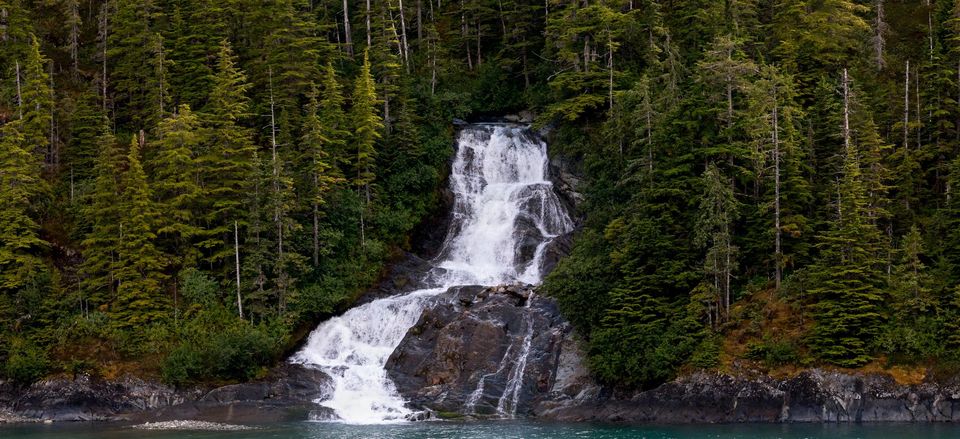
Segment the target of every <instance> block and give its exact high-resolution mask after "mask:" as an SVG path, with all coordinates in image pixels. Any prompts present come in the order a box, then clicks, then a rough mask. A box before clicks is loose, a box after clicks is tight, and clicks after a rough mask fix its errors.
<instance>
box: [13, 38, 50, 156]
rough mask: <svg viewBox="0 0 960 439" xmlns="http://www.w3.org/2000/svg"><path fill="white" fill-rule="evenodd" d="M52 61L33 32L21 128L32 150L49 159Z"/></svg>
mask: <svg viewBox="0 0 960 439" xmlns="http://www.w3.org/2000/svg"><path fill="white" fill-rule="evenodd" d="M48 61H49V60H48V59H47V58H46V57H44V56H43V54H42V53H40V40H38V39H37V37H36V36H33V35H31V36H30V46H29V48H28V49H27V58H26V62H25V63H24V64H23V66H22V67H21V68H22V69H23V71H22V72H21V75H22V76H23V79H22V80H23V87H22V94H21V99H22V102H20V103H19V106H20V108H19V109H18V111H19V114H20V119H22V121H23V122H22V124H21V127H20V128H19V131H20V132H21V134H22V135H23V141H24V142H26V143H25V144H26V145H27V148H28V151H30V152H32V153H34V154H36V155H37V156H38V157H44V158H47V159H49V158H50V154H52V151H51V143H50V140H51V137H50V136H51V127H52V125H51V124H52V123H53V93H52V92H51V90H50V76H49V75H48V74H47V62H48Z"/></svg>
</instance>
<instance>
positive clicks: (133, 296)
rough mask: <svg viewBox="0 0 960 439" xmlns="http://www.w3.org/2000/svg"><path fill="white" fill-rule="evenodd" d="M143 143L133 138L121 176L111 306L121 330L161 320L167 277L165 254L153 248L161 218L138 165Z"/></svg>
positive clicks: (111, 313) (140, 165)
mask: <svg viewBox="0 0 960 439" xmlns="http://www.w3.org/2000/svg"><path fill="white" fill-rule="evenodd" d="M143 142H144V139H143V133H142V132H141V138H140V139H137V138H136V137H133V140H132V141H131V142H130V149H129V151H128V154H127V162H126V169H125V170H124V172H123V174H122V175H121V176H120V181H121V184H122V186H123V190H122V191H121V193H120V196H119V198H118V204H119V206H120V208H121V211H122V212H123V217H122V219H121V221H120V224H119V234H120V236H119V239H118V244H117V264H116V271H115V276H116V280H117V298H116V300H114V301H113V303H112V304H111V306H110V315H111V317H112V318H113V321H114V324H115V325H117V326H118V327H121V328H138V327H140V328H142V327H143V325H146V324H150V323H153V322H156V321H159V320H161V319H162V318H163V317H164V305H163V302H164V297H163V295H162V293H163V291H162V284H161V282H162V281H163V280H164V279H165V278H166V275H165V274H164V272H163V270H164V268H165V266H166V265H167V261H165V258H164V255H163V254H162V253H161V252H160V250H159V249H157V247H156V245H155V240H156V232H155V225H156V222H157V219H158V217H159V215H160V211H158V210H157V206H156V204H155V203H154V202H153V200H152V199H151V194H150V187H149V183H148V182H147V175H146V173H145V172H144V170H143V165H142V164H141V157H140V150H141V144H142V143H143Z"/></svg>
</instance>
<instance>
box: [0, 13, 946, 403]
mask: <svg viewBox="0 0 960 439" xmlns="http://www.w3.org/2000/svg"><path fill="white" fill-rule="evenodd" d="M0 83H2V86H0V145H2V146H0V377H5V378H8V379H11V380H14V381H17V382H23V383H29V382H32V381H34V380H37V379H39V378H41V377H43V376H46V375H49V374H55V373H67V374H71V373H72V374H77V373H93V374H98V375H102V376H117V375H119V374H123V373H134V374H143V375H154V376H159V377H161V378H162V379H163V380H164V381H166V382H168V383H171V384H175V385H187V384H194V383H221V382H235V381H242V380H247V379H251V378H255V377H257V376H259V375H260V374H262V373H263V372H264V370H265V368H267V367H269V366H270V365H272V364H274V363H275V362H276V361H278V360H279V359H280V358H282V356H283V355H284V354H286V353H288V352H289V350H290V349H291V347H292V346H293V345H295V344H296V343H297V342H298V341H299V340H300V339H302V337H303V336H304V335H305V334H306V331H308V330H309V329H310V328H311V327H312V325H314V324H316V322H317V321H319V320H321V319H323V318H325V317H328V316H330V315H333V314H335V313H337V312H340V311H342V310H343V309H345V308H346V307H349V306H350V305H351V304H352V303H353V302H354V301H355V300H356V299H357V297H359V295H360V294H362V293H363V292H364V291H365V290H366V289H367V288H369V287H370V286H371V285H373V284H374V283H375V282H376V281H377V280H378V279H379V278H380V277H381V276H382V274H383V272H384V270H385V267H386V266H388V265H389V264H390V262H391V261H393V260H395V259H396V258H397V257H398V255H400V254H401V253H402V251H404V250H410V249H411V248H412V246H413V245H414V243H413V242H412V239H414V236H415V231H416V229H417V227H418V225H420V224H422V223H423V222H424V221H426V220H428V219H429V218H431V217H435V216H436V215H440V214H442V213H440V212H438V206H440V205H441V202H440V198H441V193H440V189H441V187H442V185H443V183H444V179H445V173H446V172H447V169H446V168H447V166H448V160H449V158H450V156H451V154H452V152H453V139H454V127H453V124H452V121H453V119H454V118H460V119H466V120H476V119H481V118H488V117H495V116H502V115H504V114H507V113H510V112H517V111H521V110H531V111H533V112H534V113H535V114H536V115H537V118H536V122H535V124H534V126H535V128H538V129H542V130H543V131H544V132H546V133H548V134H547V136H548V140H549V142H550V147H551V149H552V154H553V155H556V156H559V157H563V158H564V160H565V161H567V162H569V163H573V164H575V167H576V168H578V172H579V173H580V174H581V176H582V178H583V183H582V185H581V187H580V188H578V190H580V191H581V192H582V193H583V194H584V197H585V201H584V202H583V203H582V205H581V206H580V209H579V210H580V212H579V216H580V218H581V223H582V224H581V227H580V228H579V230H578V231H577V233H576V236H575V241H574V242H575V245H574V248H573V250H572V254H571V255H570V256H569V257H567V258H566V259H564V260H563V261H562V262H561V264H560V265H559V267H558V268H557V270H556V271H554V272H553V273H552V274H551V275H550V276H549V277H548V278H547V280H546V281H545V283H544V285H543V286H542V289H543V290H544V291H545V293H546V294H549V295H551V296H553V297H555V298H556V299H557V300H558V301H559V303H560V306H561V310H562V311H563V312H564V313H565V315H566V317H567V318H569V319H570V320H571V321H572V323H573V324H574V326H575V327H576V328H577V331H578V334H579V336H580V337H581V338H582V340H583V342H584V343H585V346H586V347H587V351H588V354H589V362H590V367H591V369H592V371H593V372H594V374H595V375H596V376H597V377H598V378H599V379H601V380H602V381H604V382H606V383H610V384H614V385H617V386H623V387H625V388H644V387H649V386H653V385H656V384H658V383H662V382H664V381H665V380H669V379H671V378H672V377H674V376H676V375H677V374H678V373H682V372H683V371H687V370H694V369H701V368H708V369H709V368H729V367H732V366H731V365H732V364H734V363H738V362H742V361H748V362H752V363H753V364H757V365H759V366H760V367H763V368H766V369H771V370H772V369H776V368H783V367H812V366H825V367H836V368H859V367H881V368H886V367H891V366H893V365H905V366H910V367H929V368H932V369H933V370H937V371H942V372H945V373H947V372H949V373H956V371H958V370H960V198H958V196H957V195H956V194H954V192H956V190H957V189H956V188H957V187H960V150H958V149H960V2H956V1H948V0H869V1H868V0H723V1H717V0H545V1H540V0H537V1H531V0H496V1H494V0H460V1H459V2H452V1H450V2H441V1H440V0H436V1H434V0H407V1H406V2H404V0H365V1H356V0H222V1H211V0H0Z"/></svg>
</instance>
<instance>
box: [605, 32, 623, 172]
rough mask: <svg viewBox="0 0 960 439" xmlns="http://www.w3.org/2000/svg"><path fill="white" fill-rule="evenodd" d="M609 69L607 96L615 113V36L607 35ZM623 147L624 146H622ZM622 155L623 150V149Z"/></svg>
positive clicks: (611, 110)
mask: <svg viewBox="0 0 960 439" xmlns="http://www.w3.org/2000/svg"><path fill="white" fill-rule="evenodd" d="M608 32H609V30H608ZM607 52H609V53H608V55H607V69H608V70H610V82H609V84H608V90H607V94H608V95H609V96H608V97H607V98H608V99H609V100H610V112H611V114H612V113H613V36H611V35H609V34H608V35H607ZM621 149H622V148H621ZM621 155H622V151H621Z"/></svg>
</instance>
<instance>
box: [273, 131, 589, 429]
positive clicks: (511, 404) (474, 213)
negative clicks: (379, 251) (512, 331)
mask: <svg viewBox="0 0 960 439" xmlns="http://www.w3.org/2000/svg"><path fill="white" fill-rule="evenodd" d="M547 172H548V165H547V147H546V144H545V143H544V142H543V141H542V140H540V139H539V137H538V136H536V134H534V133H533V132H531V131H530V130H529V128H527V127H525V126H521V125H511V124H478V125H469V126H467V127H465V128H464V129H462V130H461V131H460V134H459V138H458V140H457V152H456V157H455V158H454V161H453V165H452V169H451V175H450V190H451V191H452V192H453V194H454V205H453V212H452V213H451V214H452V221H451V225H450V228H449V230H448V231H447V237H446V239H445V240H444V243H443V247H442V249H441V251H440V253H439V256H437V258H436V260H434V261H433V262H434V266H435V268H434V269H433V270H431V271H430V272H429V273H424V276H425V279H426V280H427V283H428V284H429V285H430V286H431V288H428V289H423V290H417V291H413V292H411V293H407V294H404V295H401V296H394V297H388V298H384V299H379V300H375V301H373V302H370V303H367V304H365V305H362V306H359V307H356V308H353V309H351V310H349V311H347V312H346V313H344V314H343V315H342V316H340V317H336V318H332V319H330V320H328V321H326V322H324V323H322V324H321V325H320V326H319V327H317V329H315V330H314V331H313V333H311V334H310V337H309V339H308V340H307V344H306V346H305V347H304V348H303V349H302V350H301V351H300V352H298V353H297V354H295V355H294V356H293V357H292V358H291V360H290V361H291V362H295V363H302V364H305V365H310V366H313V367H317V368H320V369H321V370H323V371H325V372H327V373H328V374H329V375H330V376H331V377H332V378H333V384H334V390H333V394H332V397H331V398H330V399H328V400H325V401H318V403H319V404H321V405H323V406H326V407H328V408H330V409H333V411H334V412H335V413H336V415H337V417H339V420H340V421H342V422H347V423H359V424H370V423H386V422H397V421H403V420H405V419H406V418H407V416H408V415H410V414H411V411H410V409H408V408H407V407H406V406H405V402H404V401H403V399H402V398H401V397H400V395H399V394H398V393H397V391H396V388H395V386H394V384H393V383H392V382H391V381H390V379H389V378H388V377H387V375H386V371H385V370H384V365H385V364H386V362H387V359H389V357H390V354H391V353H392V352H393V350H394V349H396V347H397V345H399V344H400V342H401V341H402V340H403V337H404V335H406V333H407V331H408V330H409V329H410V328H411V327H412V326H413V325H414V324H416V322H417V320H418V319H419V317H420V314H421V313H422V312H423V310H424V309H425V308H426V307H427V306H429V304H430V303H431V299H432V298H433V297H434V296H436V295H438V294H440V293H443V292H444V291H446V290H447V289H449V288H450V287H453V286H457V285H499V284H504V283H515V282H524V283H531V284H534V283H538V282H539V281H540V277H541V275H542V262H543V255H544V253H545V249H546V247H547V245H548V244H549V243H550V241H551V240H553V238H555V237H557V236H560V235H562V234H564V233H567V232H569V231H571V230H572V229H573V222H572V221H571V220H570V217H569V216H568V215H567V213H566V211H565V209H564V208H563V206H562V204H561V203H560V201H559V199H558V198H557V196H556V194H555V193H554V191H553V185H552V183H551V182H550V181H549V180H548V178H547V177H548V175H547ZM531 301H532V299H531ZM531 336H532V334H528V336H527V338H530V337H531ZM524 344H525V345H526V350H527V351H529V340H527V339H525V340H524ZM522 351H523V348H522V347H521V353H522ZM523 357H524V358H522V362H523V364H524V365H525V364H526V358H525V355H524V356H523ZM517 368H518V366H517V365H514V369H513V370H511V377H512V380H511V382H510V386H512V388H510V389H508V390H509V391H512V392H513V394H512V395H511V396H509V397H507V395H506V393H505V394H504V397H507V398H508V399H507V400H503V401H501V404H503V405H504V406H505V407H504V410H505V412H506V413H510V410H513V411H515V410H516V403H517V402H516V393H517V392H518V389H519V386H520V385H522V379H523V367H522V366H520V367H519V369H520V370H519V371H517V370H516V369H517ZM479 385H480V386H482V385H483V382H482V380H481V383H480V384H479ZM482 392H483V390H482V387H481V388H480V390H479V394H478V395H477V399H479V396H480V394H482Z"/></svg>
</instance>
